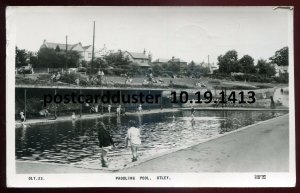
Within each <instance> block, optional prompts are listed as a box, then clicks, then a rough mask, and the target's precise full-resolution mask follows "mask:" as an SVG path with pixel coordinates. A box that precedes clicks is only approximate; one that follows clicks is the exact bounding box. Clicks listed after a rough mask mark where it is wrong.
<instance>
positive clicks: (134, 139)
mask: <svg viewBox="0 0 300 193" xmlns="http://www.w3.org/2000/svg"><path fill="white" fill-rule="evenodd" d="M129 125H130V126H131V127H129V128H128V131H127V136H126V139H125V142H126V147H127V146H128V145H130V146H131V151H132V156H133V157H132V161H133V162H135V161H137V158H138V153H137V151H138V148H139V146H140V145H141V143H142V142H141V138H140V130H139V129H138V128H136V127H135V126H136V125H137V124H136V122H135V121H132V120H131V121H129Z"/></svg>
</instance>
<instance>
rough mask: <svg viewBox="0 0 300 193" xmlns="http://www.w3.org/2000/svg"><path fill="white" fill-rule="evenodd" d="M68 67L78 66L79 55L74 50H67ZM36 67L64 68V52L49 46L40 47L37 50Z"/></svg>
mask: <svg viewBox="0 0 300 193" xmlns="http://www.w3.org/2000/svg"><path fill="white" fill-rule="evenodd" d="M67 57H68V61H67V62H68V68H75V67H78V66H79V62H80V59H81V55H80V54H79V52H76V51H72V50H71V51H68V54H67ZM37 66H38V67H44V68H65V67H66V54H65V52H64V51H63V52H57V51H56V50H54V49H51V48H41V49H40V50H39V52H38V65H37Z"/></svg>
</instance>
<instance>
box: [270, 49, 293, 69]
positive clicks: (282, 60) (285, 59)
mask: <svg viewBox="0 0 300 193" xmlns="http://www.w3.org/2000/svg"><path fill="white" fill-rule="evenodd" d="M269 59H270V61H271V62H272V63H274V64H277V65H278V66H288V65H289V48H288V47H283V48H281V49H280V50H277V51H276V52H275V55H274V56H272V57H271V58H269Z"/></svg>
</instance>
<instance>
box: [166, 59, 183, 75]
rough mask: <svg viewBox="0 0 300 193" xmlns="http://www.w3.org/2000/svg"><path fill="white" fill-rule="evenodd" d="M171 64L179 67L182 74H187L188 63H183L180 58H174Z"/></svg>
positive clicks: (170, 61)
mask: <svg viewBox="0 0 300 193" xmlns="http://www.w3.org/2000/svg"><path fill="white" fill-rule="evenodd" d="M169 64H172V65H179V67H180V72H181V73H183V72H185V71H186V69H187V62H185V61H183V60H182V59H180V58H175V57H174V56H173V57H172V59H171V60H169Z"/></svg>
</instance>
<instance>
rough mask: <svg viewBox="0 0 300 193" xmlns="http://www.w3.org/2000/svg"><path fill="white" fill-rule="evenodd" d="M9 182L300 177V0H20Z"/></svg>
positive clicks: (226, 183) (288, 182)
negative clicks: (54, 0)
mask: <svg viewBox="0 0 300 193" xmlns="http://www.w3.org/2000/svg"><path fill="white" fill-rule="evenodd" d="M6 39H7V50H6V69H7V72H6V98H7V99H6V100H7V102H6V116H7V128H6V134H7V135H6V139H7V147H6V149H7V186H9V187H293V186H295V182H296V173H295V167H296V166H295V101H294V100H295V99H294V61H293V60H294V52H293V49H294V48H293V7H292V6H251V7H250V6H226V7H225V6H215V7H210V6H202V7H201V6H193V7H189V6H164V7H156V6H149V7H147V6H145V7H139V6H132V7H129V6H122V7H121V6H120V7H118V6H116V7H110V6H108V7H99V6H94V7H93V6H84V7H81V6H35V7H33V6H32V7H31V6H9V7H7V8H6Z"/></svg>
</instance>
